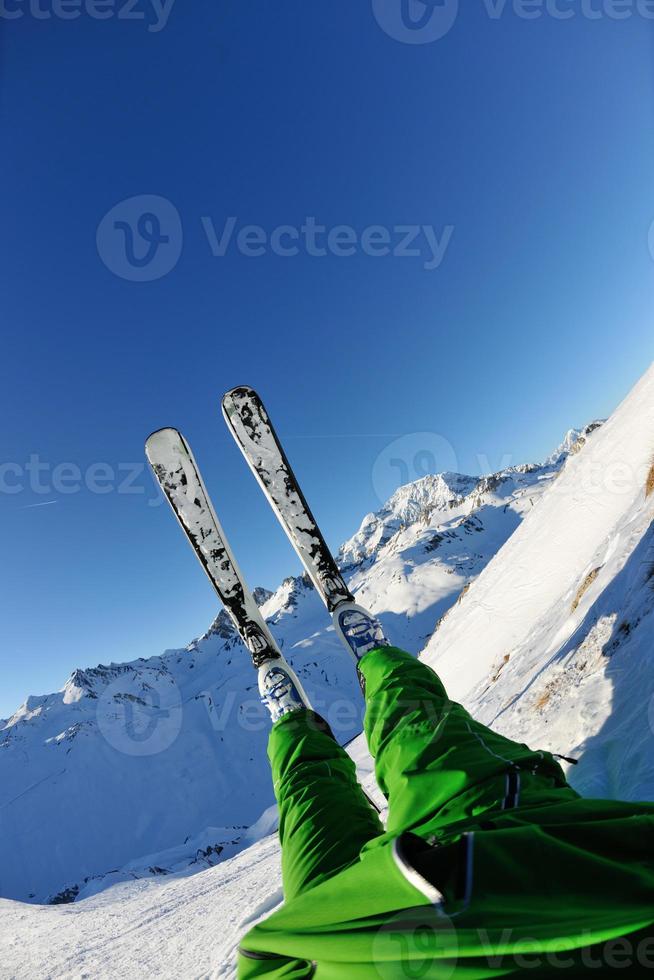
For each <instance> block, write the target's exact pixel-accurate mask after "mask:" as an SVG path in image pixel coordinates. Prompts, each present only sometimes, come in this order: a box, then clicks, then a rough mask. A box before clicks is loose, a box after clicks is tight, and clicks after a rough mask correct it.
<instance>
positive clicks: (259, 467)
mask: <svg viewBox="0 0 654 980" xmlns="http://www.w3.org/2000/svg"><path fill="white" fill-rule="evenodd" d="M222 405H223V414H224V416H225V420H226V422H227V425H228V427H229V429H230V430H231V432H232V435H233V436H234V438H235V440H236V442H237V443H238V445H239V447H240V449H241V451H242V453H243V455H244V456H245V458H246V460H247V462H248V464H249V466H250V469H251V470H252V472H253V473H254V475H255V477H256V478H257V481H258V482H259V484H260V486H261V488H262V490H263V492H264V493H265V495H266V497H267V498H268V501H269V503H270V505H271V507H272V509H273V511H274V512H275V514H276V515H277V518H278V520H279V522H280V523H281V525H282V527H283V528H284V530H285V531H286V534H287V535H288V537H289V539H290V541H291V544H292V545H293V547H294V548H295V550H296V552H297V554H298V556H299V558H300V561H301V562H302V564H303V565H304V567H305V569H306V571H307V574H308V575H309V578H310V579H311V581H312V582H313V584H314V585H315V587H316V589H317V590H318V593H319V595H320V596H321V598H322V599H323V601H324V603H325V605H326V606H327V609H328V610H329V612H330V613H333V612H334V610H335V609H336V607H337V606H339V607H340V606H341V605H342V604H343V603H346V602H347V603H353V602H354V598H353V596H352V594H351V592H350V590H349V589H348V587H347V585H346V584H345V582H344V580H343V576H342V575H341V573H340V571H339V570H338V567H337V565H336V562H335V561H334V558H333V556H332V554H331V552H330V550H329V548H328V547H327V544H326V542H325V539H324V538H323V536H322V534H321V532H320V528H319V527H318V525H317V523H316V520H315V518H314V516H313V514H312V513H311V510H310V508H309V505H308V503H307V501H306V499H305V497H304V494H303V493H302V490H301V489H300V485H299V483H298V481H297V479H296V477H295V474H294V473H293V470H292V469H291V464H290V463H289V461H288V459H287V457H286V453H285V452H284V449H283V447H282V445H281V443H280V441H279V439H278V437H277V434H276V432H275V430H274V428H273V425H272V422H271V421H270V418H269V416H268V413H267V412H266V409H265V408H264V405H263V402H262V401H261V399H260V397H259V395H258V394H257V393H256V391H254V390H253V389H252V388H248V387H239V388H233V389H232V390H231V391H228V392H227V394H226V395H225V396H224V398H223V403H222Z"/></svg>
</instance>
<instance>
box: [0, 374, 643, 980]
mask: <svg viewBox="0 0 654 980" xmlns="http://www.w3.org/2000/svg"><path fill="white" fill-rule="evenodd" d="M653 458H654V367H652V368H650V370H649V371H648V372H647V374H646V375H645V376H644V377H643V378H642V379H641V381H640V382H639V384H638V385H637V386H636V387H635V388H634V390H633V391H632V392H631V394H630V395H629V396H628V397H627V399H626V400H625V401H624V402H623V404H622V405H621V406H620V407H619V408H618V409H617V410H616V412H615V413H614V414H613V415H612V417H611V419H610V420H609V421H608V422H606V423H604V424H603V425H601V426H598V425H597V424H595V423H594V424H593V425H591V426H587V427H586V429H584V430H581V431H580V430H571V431H570V432H569V433H568V434H567V435H566V437H565V439H564V442H563V443H562V445H561V447H559V448H558V449H557V450H556V451H555V452H554V453H553V454H552V455H551V456H550V457H549V458H548V459H547V460H546V462H545V463H544V464H542V465H525V466H520V467H512V468H510V469H507V470H504V471H502V472H500V473H498V474H494V475H492V476H489V477H483V478H481V479H480V478H473V477H467V476H462V475H460V474H452V473H446V474H441V475H434V476H428V477H425V478H423V479H422V480H419V481H417V482H416V483H414V484H410V485H409V486H406V487H402V488H401V489H399V490H398V491H397V492H396V493H395V494H394V495H393V497H392V498H391V499H390V500H389V501H388V502H387V503H386V504H385V505H384V506H383V507H382V508H381V510H380V511H379V512H377V513H376V514H371V515H368V516H367V517H366V518H365V519H364V521H363V522H362V525H361V527H360V529H359V531H358V532H357V533H356V534H355V535H354V536H353V537H352V538H351V539H350V540H349V541H348V542H346V544H345V545H343V547H342V548H341V550H340V552H339V556H338V560H339V564H340V566H341V568H342V570H343V572H344V575H345V577H346V579H347V580H348V583H349V585H350V587H351V588H352V589H353V590H354V591H355V593H356V597H357V600H358V601H360V602H362V603H363V604H364V605H367V606H368V607H370V608H371V609H372V610H373V611H374V612H376V613H377V614H378V615H380V617H381V619H382V621H383V623H384V626H385V629H386V631H387V633H388V635H389V637H390V639H391V640H392V641H393V642H395V643H397V644H398V645H401V646H405V647H407V648H409V649H411V650H414V651H416V652H418V651H421V650H422V653H421V656H422V657H423V658H424V659H425V661H426V662H427V663H429V664H430V665H431V666H433V667H434V668H435V669H436V670H437V671H438V672H439V673H440V674H441V676H442V677H443V680H444V681H445V683H446V685H447V686H448V688H449V690H450V694H451V695H452V696H453V697H456V698H457V699H459V700H462V701H463V703H464V704H465V705H466V706H467V707H468V708H469V709H470V710H471V711H472V712H473V713H474V714H475V715H476V716H477V717H479V718H480V719H481V720H482V721H485V722H486V723H489V724H492V725H493V726H495V727H497V728H498V729H499V730H501V731H503V732H505V733H506V734H508V735H510V736H512V737H516V738H519V739H520V741H526V742H527V743H528V744H530V745H532V746H533V747H536V748H546V749H551V750H552V751H555V752H561V753H563V754H565V755H572V756H575V757H578V758H579V760H580V761H579V765H578V766H576V767H572V768H570V770H569V773H568V775H569V778H570V779H571V782H572V783H573V785H575V786H576V787H577V788H578V789H579V790H580V791H581V792H583V793H584V794H586V795H595V796H607V797H624V798H629V799H654V736H653V733H652V730H653V728H654V650H653V648H652V642H651V637H652V635H654V633H653V628H654V618H653V608H654V523H653V521H654V492H653V493H651V494H650V495H649V496H648V495H646V492H645V488H646V485H647V480H648V475H649V474H650V468H651V466H652V461H653ZM257 600H258V601H259V602H260V603H261V604H262V611H263V613H264V615H265V617H266V619H267V621H268V624H269V626H270V627H271V629H272V632H273V633H274V635H275V637H276V638H277V640H278V642H279V643H280V645H281V646H282V649H283V650H284V653H285V654H286V656H288V658H289V659H290V660H291V662H292V663H293V665H294V666H295V668H296V669H297V670H298V672H299V673H300V676H301V679H302V681H303V684H304V685H305V687H306V688H307V690H308V692H309V694H310V696H311V697H312V698H313V700H314V704H315V706H316V708H317V709H318V710H320V711H322V712H323V713H324V714H325V715H326V716H327V717H328V719H329V721H330V722H331V724H332V727H333V728H334V729H335V730H336V732H337V734H338V736H339V738H340V739H341V740H342V741H346V740H347V739H350V738H352V736H354V735H356V734H357V732H359V731H360V729H361V714H362V702H361V698H360V694H359V692H358V686H357V683H356V678H355V676H354V671H353V669H352V667H351V664H350V661H349V659H348V658H347V656H345V655H344V654H343V652H342V651H341V650H340V649H339V647H338V645H337V642H336V638H335V636H334V633H333V629H332V627H331V625H330V623H329V619H328V617H327V614H326V612H325V610H324V607H323V606H322V604H321V603H320V601H319V599H318V597H317V595H316V593H315V592H314V591H313V589H311V587H310V586H309V584H308V582H307V580H306V579H305V578H304V577H299V578H293V579H287V580H286V581H285V582H284V583H282V585H281V586H280V587H279V589H278V590H277V591H276V592H275V593H274V594H272V595H271V594H270V593H266V592H265V591H264V590H260V591H258V592H257ZM267 729H268V724H267V721H266V718H265V715H264V714H263V709H261V708H260V706H259V705H258V700H257V695H256V677H255V675H254V673H253V672H252V670H251V668H250V666H249V663H248V657H247V654H246V652H245V651H244V649H243V648H242V647H241V645H240V643H239V641H238V640H237V638H236V637H235V635H234V631H233V628H232V626H231V624H230V622H229V620H228V619H227V617H226V616H225V615H224V614H221V615H219V616H218V617H217V619H216V621H215V623H214V624H213V625H212V627H211V629H210V630H209V631H208V632H207V633H205V634H204V635H203V636H201V637H200V638H199V639H198V640H195V641H193V643H191V644H190V645H189V647H188V648H187V649H186V650H174V651H167V652H166V653H164V654H163V655H162V656H161V657H155V658H152V659H151V660H148V661H145V660H138V661H134V662H133V663H130V664H123V665H117V664H112V665H110V666H109V667H103V666H101V667H98V668H94V669H88V670H83V671H75V672H74V673H73V674H72V676H71V677H70V678H69V680H68V681H67V683H66V684H65V686H64V688H63V689H62V690H61V691H59V692H57V693H56V694H51V695H45V696H39V697H30V698H28V699H27V700H26V702H25V703H24V704H23V705H22V706H21V707H20V708H19V709H18V711H17V712H16V713H15V714H14V716H13V717H12V718H10V719H8V720H7V721H5V722H0V896H1V897H0V977H3V978H4V977H12V978H20V980H22V978H41V977H43V978H46V977H57V978H60V977H61V978H63V977H71V978H73V977H74V978H82V977H101V978H102V977H118V978H121V977H125V978H137V977H139V978H141V977H143V976H148V977H149V976H153V977H171V978H172V977H179V976H183V977H212V978H213V977H216V978H221V980H226V978H232V977H234V976H235V948H236V945H237V943H238V940H239V938H240V936H241V935H242V933H243V932H244V931H245V930H246V929H247V927H248V926H249V925H250V924H251V923H252V922H254V921H255V920H256V918H257V917H259V916H261V915H264V914H267V913H268V912H269V911H270V910H271V909H272V908H273V907H275V905H276V904H278V903H279V902H280V901H281V882H280V872H279V849H278V845H277V842H276V837H275V835H274V829H275V826H276V823H275V821H276V811H275V808H274V806H273V795H272V787H271V784H270V776H269V772H268V764H267V759H266V755H265V740H266V733H267ZM348 750H349V751H350V752H351V754H352V755H353V757H354V758H355V760H356V762H357V766H358V769H359V774H360V778H361V780H362V782H363V783H364V785H365V786H366V788H367V789H368V790H369V791H370V792H373V793H376V794H377V795H378V790H377V789H376V787H375V785H374V776H373V773H372V763H371V760H370V758H369V756H368V754H367V751H366V749H365V744H364V742H363V739H362V738H361V737H358V738H355V740H354V741H353V742H351V744H350V745H349V749H348ZM53 900H56V901H58V902H63V903H67V904H57V905H50V904H47V903H49V902H52V901H53Z"/></svg>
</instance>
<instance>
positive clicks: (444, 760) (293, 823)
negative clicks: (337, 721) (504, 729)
mask: <svg viewBox="0 0 654 980" xmlns="http://www.w3.org/2000/svg"><path fill="white" fill-rule="evenodd" d="M360 672H361V675H362V677H363V679H364V685H365V697H366V715H365V734H366V738H367V741H368V746H369V749H370V753H371V755H372V756H373V758H374V760H375V773H376V777H377V782H378V784H379V787H380V788H381V790H382V792H383V793H384V795H385V797H386V798H387V800H388V803H389V816H388V822H387V830H386V832H384V828H383V827H382V824H381V822H380V820H379V816H378V814H377V812H376V811H375V810H374V808H373V807H372V806H371V804H370V803H369V802H368V800H367V799H366V797H365V795H364V793H363V792H362V790H361V787H360V786H359V784H358V782H357V780H356V775H355V767H354V763H353V762H352V760H351V759H350V757H349V756H348V755H347V753H346V752H345V750H344V749H343V748H341V746H340V745H339V744H338V743H337V742H336V741H335V740H334V738H333V737H332V735H331V733H330V731H329V728H328V726H327V725H326V723H325V722H324V721H323V720H322V719H321V718H320V717H319V716H318V715H316V714H314V713H313V712H309V711H300V712H295V713H292V714H289V715H286V716H285V717H283V718H281V719H280V720H279V721H278V722H276V723H275V725H274V726H273V728H272V731H271V735H270V742H269V749H268V752H269V757H270V762H271V765H272V772H273V780H274V785H275V793H276V796H277V800H278V803H279V811H280V824H279V834H280V839H281V844H282V877H283V885H284V896H285V899H286V901H287V902H288V901H290V900H291V899H293V898H295V897H297V896H298V895H300V894H302V893H303V892H305V891H306V890H307V889H309V888H312V887H314V886H315V885H317V884H319V883H321V882H322V881H324V880H326V879H327V878H331V877H332V876H333V875H335V874H336V873H337V872H339V871H342V870H343V869H345V868H346V867H349V866H350V865H351V864H353V863H354V862H355V861H356V860H357V859H358V858H359V855H360V853H361V850H362V849H363V848H364V846H366V845H367V846H374V845H375V842H377V843H381V842H382V839H383V837H384V836H385V835H386V836H396V835H397V834H398V833H400V832H404V831H413V832H414V833H417V834H418V835H420V836H423V837H429V838H430V839H431V840H438V839H445V838H446V837H447V835H448V834H452V833H456V825H457V824H458V823H467V822H469V821H470V820H471V819H472V820H481V821H483V818H484V817H483V815H484V814H485V813H490V812H494V811H504V810H506V809H513V808H519V807H522V806H525V807H529V809H533V807H534V806H541V805H545V804H551V803H564V802H566V801H568V800H573V799H578V794H577V793H576V792H575V791H574V790H573V789H571V787H570V786H568V784H567V782H566V780H565V777H564V775H563V772H562V770H561V768H560V766H559V765H558V763H557V762H556V761H555V760H554V758H553V757H552V756H551V755H550V754H549V753H544V752H532V751H531V750H530V749H529V748H528V747H527V746H526V745H521V744H519V743H517V742H513V741H511V740H510V739H507V738H504V737H503V736H501V735H498V734H496V733H495V732H493V731H491V730H490V729H489V728H487V727H486V726H484V725H482V724H480V723H479V722H476V721H474V719H473V718H472V717H471V716H470V715H469V714H468V712H467V711H466V710H465V709H464V708H463V707H462V706H461V705H459V704H457V703H455V702H453V701H450V700H449V699H448V697H447V694H446V691H445V688H444V687H443V685H442V683H441V681H440V680H439V678H438V677H437V675H436V674H435V673H434V672H433V671H432V670H431V669H430V668H429V667H427V666H426V665H425V664H422V663H420V662H419V661H418V660H416V659H415V658H414V657H412V656H411V655H410V654H408V653H405V652H404V651H402V650H399V649H397V648H396V647H384V648H381V649H379V650H375V651H372V652H371V653H369V654H368V655H367V656H366V657H364V658H363V660H362V661H361V663H360Z"/></svg>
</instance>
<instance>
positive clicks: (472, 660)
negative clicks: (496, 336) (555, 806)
mask: <svg viewBox="0 0 654 980" xmlns="http://www.w3.org/2000/svg"><path fill="white" fill-rule="evenodd" d="M653 462H654V368H652V369H650V370H649V372H648V373H647V374H646V375H645V376H644V377H643V378H642V379H641V381H640V382H639V384H638V385H637V386H636V387H635V388H634V389H633V391H632V392H631V393H630V395H629V396H628V398H627V399H626V400H625V401H624V402H623V403H622V405H620V407H619V408H618V409H617V410H616V411H615V413H614V414H613V415H612V417H611V419H610V420H609V421H608V422H606V423H605V424H604V425H603V426H602V427H601V428H600V429H598V430H597V431H596V432H594V433H593V434H592V436H591V437H590V439H589V444H588V446H587V447H585V448H584V449H583V450H582V451H581V452H579V453H571V454H570V455H569V457H568V458H567V460H566V463H565V466H564V468H563V470H562V472H561V473H560V475H559V477H558V478H557V480H556V481H555V482H554V484H553V485H552V487H551V489H550V490H549V491H548V493H547V494H546V495H545V496H544V497H543V499H542V500H541V502H540V503H539V504H538V506H537V507H536V508H534V510H533V512H532V513H531V514H530V515H529V516H528V519H527V520H525V521H524V523H523V524H522V525H521V527H520V528H518V530H517V531H516V533H515V534H514V535H513V536H512V537H511V539H510V540H509V541H508V542H507V543H506V544H505V545H504V547H503V548H502V549H501V550H500V552H499V553H498V555H497V556H496V558H495V559H494V561H493V562H492V563H491V564H490V565H489V566H488V567H487V568H486V569H485V570H484V571H483V572H482V574H481V575H480V576H479V577H478V578H477V579H476V581H475V582H474V583H473V584H472V586H471V587H470V589H469V590H468V592H467V594H466V595H465V596H463V597H462V599H461V602H460V603H459V604H457V607H456V608H454V609H452V611H451V613H450V614H449V615H448V616H447V617H446V618H445V620H444V621H443V623H442V624H441V626H440V628H439V629H438V630H437V631H436V633H435V634H434V636H433V638H432V639H431V640H430V642H429V643H428V644H427V647H426V649H425V651H424V653H423V654H422V656H423V659H424V660H425V661H426V662H427V663H429V664H430V665H431V666H432V667H433V668H434V669H435V670H436V671H437V672H438V673H439V674H440V675H441V677H442V678H443V680H444V682H445V684H446V685H447V686H448V689H449V691H450V694H451V696H452V697H454V698H456V699H458V700H462V701H463V702H464V703H465V704H466V706H467V707H468V708H469V709H470V710H471V711H472V712H473V713H474V714H475V716H476V717H478V718H480V720H482V721H484V722H486V723H487V724H490V725H493V726H495V727H497V728H498V729H499V730H501V731H502V732H504V733H505V734H507V735H509V736H511V737H516V738H519V739H520V740H522V741H527V742H529V743H531V744H534V745H537V746H538V745H540V746H543V747H545V748H548V749H552V750H554V751H558V752H561V753H564V754H567V755H570V754H571V755H573V756H579V757H580V758H581V761H580V764H579V766H578V767H577V768H576V769H574V770H572V771H571V772H570V774H569V776H570V779H571V781H572V782H573V784H574V785H575V786H576V787H577V788H578V789H579V790H580V791H581V792H583V793H584V794H585V795H592V794H595V795H598V796H619V797H624V798H630V799H652V798H654V737H653V727H654V711H653V708H654V648H653V644H652V636H653V635H654V524H653V523H652V522H653V520H654V492H652V491H653V490H654V487H653V486H652V481H653V470H652V466H653ZM480 638H483V642H480Z"/></svg>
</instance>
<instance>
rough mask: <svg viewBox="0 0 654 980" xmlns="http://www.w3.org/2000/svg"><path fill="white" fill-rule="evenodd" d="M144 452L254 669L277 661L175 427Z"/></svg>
mask: <svg viewBox="0 0 654 980" xmlns="http://www.w3.org/2000/svg"><path fill="white" fill-rule="evenodd" d="M145 452H146V456H147V458H148V462H149V463H150V465H151V467H152V470H153V472H154V475H155V477H156V479H157V481H158V483H159V485H160V487H161V489H162V490H163V492H164V494H165V496H166V498H167V500H168V502H169V504H170V506H171V507H172V509H173V512H174V514H175V516H176V518H177V520H178V521H179V523H180V525H181V527H182V529H183V531H184V533H185V534H186V537H187V538H188V540H189V542H190V544H191V547H192V548H193V551H194V552H195V554H196V555H197V557H198V559H199V560H200V564H201V565H202V567H203V568H204V570H205V572H206V574H207V576H208V577H209V581H210V582H211V584H212V585H213V587H214V589H215V590H216V592H217V594H218V597H219V599H220V601H221V602H222V603H223V605H224V606H225V609H226V610H227V612H228V613H229V616H230V617H231V619H232V621H233V623H234V625H235V626H236V629H237V630H238V632H239V634H240V636H241V639H242V640H243V642H244V644H245V645H246V647H247V648H248V650H249V651H250V654H251V656H252V662H253V664H254V666H255V667H259V666H261V664H262V663H264V662H265V661H267V660H276V659H278V658H279V657H281V652H280V650H279V647H278V646H277V643H276V642H275V640H274V638H273V636H272V633H271V632H270V630H269V629H268V626H267V625H266V622H265V620H264V618H263V616H262V615H261V611H260V609H259V607H258V606H257V604H256V601H255V599H254V596H253V595H252V593H251V592H250V590H249V588H248V587H247V585H246V584H245V582H244V580H243V576H242V574H241V572H240V569H239V567H238V565H237V563H236V559H235V558H234V555H233V552H232V550H231V548H230V546H229V543H228V541H227V539H226V537H225V533H224V531H223V529H222V527H221V525H220V522H219V520H218V518H217V516H216V512H215V510H214V508H213V505H212V503H211V500H210V498H209V494H208V493H207V491H206V488H205V486H204V482H203V480H202V477H201V475H200V471H199V469H198V465H197V463H196V462H195V459H194V457H193V453H192V452H191V448H190V446H189V444H188V443H187V441H186V439H185V438H184V436H183V435H182V434H181V432H178V431H177V429H158V430H157V431H156V432H153V433H152V435H151V436H149V437H148V439H147V440H146V443H145Z"/></svg>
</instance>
